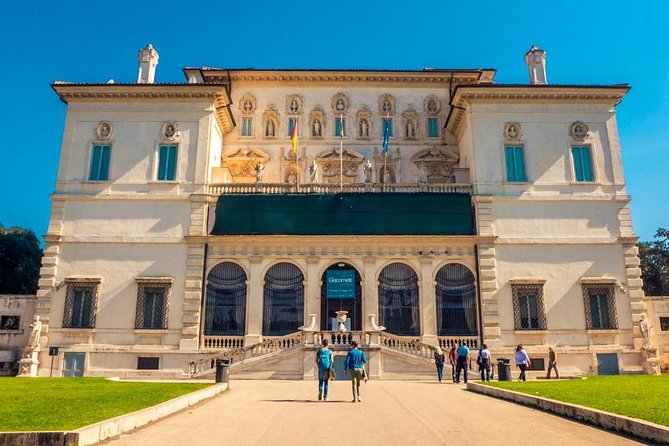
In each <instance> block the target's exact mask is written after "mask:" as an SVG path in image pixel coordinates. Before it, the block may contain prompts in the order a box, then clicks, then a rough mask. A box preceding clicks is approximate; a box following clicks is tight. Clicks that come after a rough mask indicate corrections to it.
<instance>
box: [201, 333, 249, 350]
mask: <svg viewBox="0 0 669 446" xmlns="http://www.w3.org/2000/svg"><path fill="white" fill-rule="evenodd" d="M202 345H203V348H204V350H223V349H237V348H242V347H244V336H207V335H205V336H204V337H203V339H202Z"/></svg>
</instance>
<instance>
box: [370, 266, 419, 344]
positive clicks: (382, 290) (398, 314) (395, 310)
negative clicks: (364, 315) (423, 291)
mask: <svg viewBox="0 0 669 446" xmlns="http://www.w3.org/2000/svg"><path fill="white" fill-rule="evenodd" d="M379 321H380V324H381V325H384V326H385V327H386V331H388V332H389V333H393V334H396V335H400V336H418V335H420V302H419V299H418V276H417V275H416V272H415V271H414V270H413V269H412V268H411V267H409V266H407V265H405V264H404V263H391V264H390V265H388V266H386V267H385V268H383V270H382V271H381V274H380V275H379Z"/></svg>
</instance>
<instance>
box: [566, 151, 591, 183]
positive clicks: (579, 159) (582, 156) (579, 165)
mask: <svg viewBox="0 0 669 446" xmlns="http://www.w3.org/2000/svg"><path fill="white" fill-rule="evenodd" d="M571 153H572V156H573V159H574V174H575V176H576V181H593V180H594V175H593V173H592V158H591V156H590V147H587V146H586V147H572V148H571Z"/></svg>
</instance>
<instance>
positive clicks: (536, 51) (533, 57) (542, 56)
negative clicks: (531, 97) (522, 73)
mask: <svg viewBox="0 0 669 446" xmlns="http://www.w3.org/2000/svg"><path fill="white" fill-rule="evenodd" d="M525 63H526V64H527V70H528V71H529V73H530V84H532V85H546V84H547V83H548V81H547V80H546V51H544V50H542V49H540V48H539V47H538V46H536V45H532V48H530V50H529V51H528V52H527V53H525Z"/></svg>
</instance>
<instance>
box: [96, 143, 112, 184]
mask: <svg viewBox="0 0 669 446" xmlns="http://www.w3.org/2000/svg"><path fill="white" fill-rule="evenodd" d="M101 149H102V155H101V157H100V171H99V172H100V174H99V175H98V181H108V180H109V158H110V157H111V146H102V147H101Z"/></svg>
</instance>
